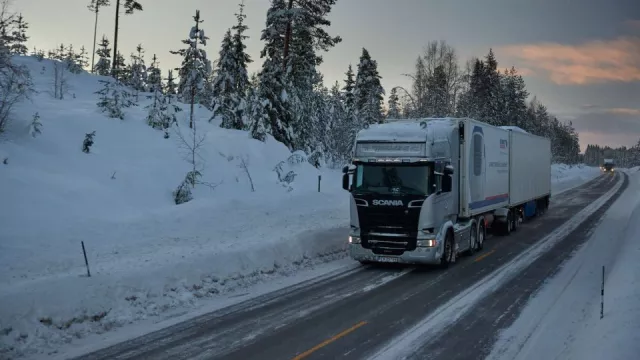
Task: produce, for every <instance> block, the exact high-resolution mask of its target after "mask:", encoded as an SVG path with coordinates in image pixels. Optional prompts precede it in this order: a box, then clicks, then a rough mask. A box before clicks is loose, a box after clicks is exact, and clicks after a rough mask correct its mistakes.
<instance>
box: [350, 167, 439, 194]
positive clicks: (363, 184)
mask: <svg viewBox="0 0 640 360" xmlns="http://www.w3.org/2000/svg"><path fill="white" fill-rule="evenodd" d="M353 191H354V192H355V193H360V194H363V193H375V194H394V195H402V194H406V195H424V196H427V195H429V194H431V193H432V192H433V186H431V166H430V165H427V164H403V165H395V164H394V165H388V164H358V165H357V168H356V172H355V177H354V190H353Z"/></svg>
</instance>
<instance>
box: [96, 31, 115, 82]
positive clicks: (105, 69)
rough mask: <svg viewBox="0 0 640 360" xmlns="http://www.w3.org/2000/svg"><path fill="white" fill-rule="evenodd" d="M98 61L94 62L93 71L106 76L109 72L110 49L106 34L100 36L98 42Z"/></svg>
mask: <svg viewBox="0 0 640 360" xmlns="http://www.w3.org/2000/svg"><path fill="white" fill-rule="evenodd" d="M96 54H97V55H98V62H96V64H95V67H94V69H93V72H94V73H96V74H98V75H102V76H107V75H109V74H110V72H111V49H110V48H109V39H107V37H106V36H104V35H103V36H102V40H101V41H100V44H98V51H97V52H96Z"/></svg>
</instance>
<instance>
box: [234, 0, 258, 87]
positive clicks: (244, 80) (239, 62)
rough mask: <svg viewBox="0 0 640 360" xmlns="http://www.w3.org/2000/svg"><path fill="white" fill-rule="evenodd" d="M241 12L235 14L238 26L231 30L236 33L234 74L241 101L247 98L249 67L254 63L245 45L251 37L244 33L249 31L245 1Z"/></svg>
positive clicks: (241, 6) (241, 5)
mask: <svg viewBox="0 0 640 360" xmlns="http://www.w3.org/2000/svg"><path fill="white" fill-rule="evenodd" d="M239 6H240V12H239V13H237V14H235V15H236V19H237V21H238V22H237V24H236V25H234V26H233V27H232V28H231V29H232V30H234V31H235V33H234V34H233V47H234V56H235V60H236V67H235V72H236V73H234V75H233V76H234V78H235V83H236V88H237V90H238V95H239V96H240V98H241V99H244V96H246V93H247V88H248V87H249V74H248V72H247V65H248V64H250V63H252V62H253V60H251V56H249V54H247V52H246V48H247V46H246V45H245V44H244V41H245V40H246V39H248V38H249V37H248V36H246V35H244V33H245V32H246V31H247V30H248V29H249V28H248V26H247V25H245V24H244V20H245V19H246V18H247V15H246V14H245V13H244V6H245V5H244V0H243V2H242V3H240V5H239Z"/></svg>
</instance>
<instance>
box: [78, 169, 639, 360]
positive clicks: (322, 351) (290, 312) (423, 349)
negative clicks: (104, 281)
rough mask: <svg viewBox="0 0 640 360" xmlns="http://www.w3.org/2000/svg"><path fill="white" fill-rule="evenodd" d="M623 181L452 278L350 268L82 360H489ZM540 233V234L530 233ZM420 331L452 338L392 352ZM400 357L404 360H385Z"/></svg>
mask: <svg viewBox="0 0 640 360" xmlns="http://www.w3.org/2000/svg"><path fill="white" fill-rule="evenodd" d="M622 178H623V175H620V174H616V175H614V176H610V175H605V176H600V177H598V178H596V179H594V180H592V181H590V182H588V183H587V184H584V185H582V186H580V187H578V188H575V189H573V190H570V191H567V192H564V193H562V194H559V195H557V196H556V197H555V198H554V199H553V200H552V206H551V208H550V209H549V211H548V212H547V214H546V215H545V219H544V222H542V221H539V220H534V221H532V222H530V223H526V224H523V225H522V226H521V227H520V228H519V230H518V232H516V233H514V234H512V235H511V236H509V237H508V238H501V237H495V238H490V239H488V242H487V243H486V245H485V249H484V250H483V252H482V253H479V254H476V255H475V256H474V257H473V258H469V257H466V258H461V259H459V263H458V264H456V265H455V266H453V267H451V268H450V269H448V270H444V271H441V270H433V269H424V268H411V267H408V268H402V267H384V268H381V267H376V268H370V267H361V268H356V269H351V270H346V271H344V272H341V273H337V274H335V275H334V276H333V277H330V278H328V279H324V280H321V281H319V282H314V283H312V284H308V283H307V284H304V283H303V284H300V285H298V286H295V287H294V288H291V289H285V290H283V291H280V292H276V293H273V294H269V295H266V296H263V297H261V298H258V299H255V300H252V301H249V302H246V303H242V304H239V305H237V306H235V307H232V308H228V309H224V310H221V311H218V312H215V313H211V314H207V315H204V316H201V317H198V318H195V319H193V320H191V321H189V322H186V323H182V324H178V325H175V326H173V327H169V328H167V329H164V330H161V331H158V332H156V333H151V334H149V335H146V336H143V337H140V338H137V339H133V340H130V341H127V342H124V343H121V344H119V345H115V346H113V347H111V348H107V349H104V350H101V351H99V352H96V353H93V354H90V355H87V356H85V357H82V359H142V358H153V359H218V358H224V359H295V360H302V359H319V358H327V359H334V358H344V359H363V358H368V357H370V356H373V355H376V352H377V351H379V350H381V349H383V348H384V349H385V350H386V353H384V354H386V355H387V356H388V355H389V354H392V352H393V348H394V346H395V347H398V348H401V349H402V350H405V351H406V350H415V351H411V353H412V354H410V355H412V356H411V357H412V358H442V359H456V358H460V359H469V358H479V357H481V356H482V355H486V354H488V352H489V351H490V350H491V349H490V347H491V344H492V342H493V340H494V338H495V336H496V334H497V331H498V330H499V329H501V328H504V327H506V326H508V325H509V324H510V323H511V322H512V321H513V319H514V318H515V317H516V316H517V315H518V313H519V312H520V309H521V306H522V305H524V302H525V301H526V299H527V297H528V296H529V294H531V292H532V291H534V290H535V289H537V288H538V287H539V286H541V284H542V283H543V281H544V280H545V279H546V278H547V277H548V276H549V275H550V274H552V273H553V272H555V271H556V269H557V267H558V266H559V264H560V263H561V261H562V260H564V259H565V258H566V257H567V256H568V255H569V254H570V253H571V251H572V250H573V249H574V248H575V247H576V246H577V245H578V244H580V243H581V242H582V241H584V240H585V239H586V238H587V236H586V234H587V233H588V232H589V231H591V229H592V228H593V226H595V224H596V223H597V220H598V219H599V217H600V216H601V215H602V213H603V211H604V208H607V207H608V206H609V205H610V204H611V202H612V201H613V200H614V199H615V198H616V197H617V196H618V195H619V193H620V192H621V191H622V189H623V188H624V186H625V185H626V181H627V180H626V177H625V178H624V182H625V183H624V185H623V186H622V188H620V189H619V190H617V191H616V190H615V186H616V185H619V184H621V181H623V179H622ZM612 189H614V190H612ZM607 193H609V195H611V194H612V193H615V195H613V197H612V198H611V199H610V200H608V201H606V202H605V204H604V206H603V207H601V208H600V210H598V211H597V212H595V213H594V214H592V215H590V216H589V217H587V218H586V221H585V222H584V223H581V222H575V221H573V222H574V223H575V224H574V226H573V227H571V226H567V224H568V223H572V221H569V222H568V221H567V220H569V219H571V218H573V217H574V215H576V214H578V213H579V212H581V211H582V212H584V211H585V210H587V209H590V208H592V207H593V206H598V207H599V206H600V204H599V202H600V201H603V202H604V200H602V199H604V198H602V199H601V197H602V196H603V195H604V194H607ZM583 220H584V219H583ZM532 228H536V230H535V231H530V230H531V229H532ZM561 228H564V229H565V231H567V232H568V233H569V235H568V236H567V237H566V238H565V239H559V238H558V239H556V240H554V241H548V242H549V243H552V244H554V246H553V247H552V250H551V251H550V252H548V253H542V255H541V256H539V257H531V262H530V263H525V262H523V261H524V260H523V261H521V262H520V264H511V263H512V262H513V260H514V259H515V260H518V259H520V258H526V256H521V255H523V254H524V255H526V254H527V253H530V252H532V250H531V249H533V248H536V244H537V243H539V242H540V240H541V239H543V238H545V239H546V238H550V237H553V235H552V234H553V233H554V232H555V231H556V230H558V229H561ZM534 234H535V235H534ZM548 235H549V236H548ZM556 238H557V237H556ZM556 241H557V242H556ZM538 251H542V250H538ZM525 260H526V259H525ZM505 264H506V265H505ZM507 265H509V266H507ZM510 265H514V266H510ZM515 265H520V267H517V266H515ZM525 265H526V266H525ZM514 269H517V271H515V270H514ZM509 270H511V271H510V274H509V275H508V276H504V275H503V274H497V275H502V277H503V278H504V279H505V280H504V281H503V282H501V283H499V284H498V283H496V284H498V285H499V286H498V285H496V286H495V287H494V288H487V289H484V290H483V291H482V292H483V293H482V294H481V295H480V294H475V295H474V294H471V293H466V292H468V291H469V289H472V288H476V286H477V284H479V283H483V282H487V281H488V280H487V278H492V279H493V278H497V277H498V276H497V275H494V273H499V272H500V271H502V272H509ZM475 290H478V291H480V289H479V288H476V289H475ZM461 295H465V296H461ZM466 295H473V296H475V300H474V301H467V302H466V303H465V304H466V305H465V306H466V307H465V308H464V309H462V308H460V309H458V308H456V307H455V306H462V305H461V304H462V303H463V302H464V301H462V300H464V299H465V297H466ZM454 305H455V306H454ZM449 312H456V313H458V314H459V316H461V318H458V319H457V320H458V321H454V320H451V321H453V323H452V324H451V325H449V326H446V325H443V324H445V323H446V322H445V321H439V319H437V318H438V316H439V315H441V314H446V313H449ZM425 319H426V320H425ZM429 319H432V320H429ZM421 324H422V325H424V326H422V327H423V328H429V329H430V330H432V331H436V332H437V331H439V329H440V328H443V329H447V330H446V331H445V332H442V331H440V332H439V334H438V335H439V336H428V337H421V338H420V339H419V340H420V341H421V344H420V346H418V347H413V346H405V345H406V344H405V345H403V344H396V345H393V344H392V343H391V345H389V344H390V342H392V340H393V341H396V342H398V341H400V342H401V341H402V340H403V339H408V338H409V337H410V336H406V334H404V333H405V332H406V331H407V330H409V329H411V328H412V327H414V326H419V325H421ZM416 333H417V331H416ZM398 339H400V340H398ZM426 340H431V341H428V342H427V341H426ZM385 346H387V347H386V348H385ZM378 355H380V354H378ZM398 356H400V354H396V355H393V356H391V357H386V358H397V357H398ZM380 358H385V357H384V356H380Z"/></svg>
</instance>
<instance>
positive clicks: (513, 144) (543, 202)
mask: <svg viewBox="0 0 640 360" xmlns="http://www.w3.org/2000/svg"><path fill="white" fill-rule="evenodd" d="M504 128H505V129H506V130H508V131H509V144H510V153H509V164H510V166H509V207H510V208H511V209H513V210H514V211H515V213H516V214H517V215H519V220H524V219H526V218H529V217H532V216H534V215H536V214H540V213H541V212H543V211H544V209H545V208H546V207H547V206H548V201H549V198H550V196H551V141H550V140H549V139H547V138H544V137H541V136H537V135H533V134H530V133H528V132H526V131H524V130H522V129H520V128H516V127H508V128H507V127H504ZM516 225H517V224H516Z"/></svg>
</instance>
